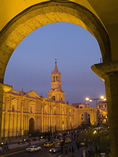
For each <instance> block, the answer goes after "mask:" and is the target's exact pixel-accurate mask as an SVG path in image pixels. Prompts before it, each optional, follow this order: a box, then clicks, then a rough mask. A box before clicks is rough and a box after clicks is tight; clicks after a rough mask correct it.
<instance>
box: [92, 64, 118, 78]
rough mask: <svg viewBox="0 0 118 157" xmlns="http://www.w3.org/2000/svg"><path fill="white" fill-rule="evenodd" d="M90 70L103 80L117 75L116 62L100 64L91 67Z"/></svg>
mask: <svg viewBox="0 0 118 157" xmlns="http://www.w3.org/2000/svg"><path fill="white" fill-rule="evenodd" d="M91 69H92V70H93V71H94V72H95V73H96V74H97V75H98V76H99V77H100V78H101V79H102V80H103V81H105V78H106V77H107V76H108V75H113V74H115V73H118V62H110V63H100V64H94V65H92V66H91Z"/></svg>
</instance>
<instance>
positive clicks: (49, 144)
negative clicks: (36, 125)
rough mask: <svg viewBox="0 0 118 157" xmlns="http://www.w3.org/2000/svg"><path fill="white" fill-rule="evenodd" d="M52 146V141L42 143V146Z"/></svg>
mask: <svg viewBox="0 0 118 157" xmlns="http://www.w3.org/2000/svg"><path fill="white" fill-rule="evenodd" d="M52 146H53V142H46V143H44V147H52Z"/></svg>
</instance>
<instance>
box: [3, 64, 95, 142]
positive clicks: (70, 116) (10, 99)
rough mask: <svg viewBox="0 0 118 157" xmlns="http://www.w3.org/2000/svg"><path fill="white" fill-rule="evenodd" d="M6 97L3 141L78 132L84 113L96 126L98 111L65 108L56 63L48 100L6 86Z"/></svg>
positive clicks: (86, 108)
mask: <svg viewBox="0 0 118 157" xmlns="http://www.w3.org/2000/svg"><path fill="white" fill-rule="evenodd" d="M5 90H7V91H6V92H5V93H4V96H3V110H2V137H3V138H5V139H7V138H11V137H19V136H24V135H28V133H29V132H31V133H32V132H36V131H40V132H49V131H51V132H54V131H56V130H57V131H60V130H68V129H73V128H77V127H78V126H80V125H81V117H82V114H84V112H87V113H88V114H89V115H90V116H91V124H92V125H95V124H96V122H97V119H96V108H89V105H87V106H85V105H84V108H76V106H74V105H70V104H65V93H64V91H63V90H62V89H61V73H60V72H59V71H58V68H57V62H55V67H54V71H53V72H52V73H51V89H50V90H49V92H48V98H45V97H42V96H39V95H38V94H37V93H36V92H35V91H30V92H28V93H25V92H24V91H23V89H22V91H16V90H13V89H12V88H10V86H6V89H5Z"/></svg>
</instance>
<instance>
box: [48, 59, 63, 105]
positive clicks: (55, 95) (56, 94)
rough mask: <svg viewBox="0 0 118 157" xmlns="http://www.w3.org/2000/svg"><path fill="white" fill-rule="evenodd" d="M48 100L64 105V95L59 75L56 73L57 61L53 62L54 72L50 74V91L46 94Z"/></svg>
mask: <svg viewBox="0 0 118 157" xmlns="http://www.w3.org/2000/svg"><path fill="white" fill-rule="evenodd" d="M48 98H49V99H51V100H53V101H55V102H61V103H65V93H64V91H63V90H62V89H61V73H60V72H59V71H58V67H57V60H55V67H54V71H53V72H52V73H51V89H50V90H49V92H48Z"/></svg>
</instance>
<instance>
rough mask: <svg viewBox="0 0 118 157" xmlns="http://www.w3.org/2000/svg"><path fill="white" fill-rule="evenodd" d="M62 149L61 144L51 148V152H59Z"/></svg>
mask: <svg viewBox="0 0 118 157" xmlns="http://www.w3.org/2000/svg"><path fill="white" fill-rule="evenodd" d="M60 151H61V147H60V146H54V147H52V148H51V149H49V152H50V153H57V152H60Z"/></svg>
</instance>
